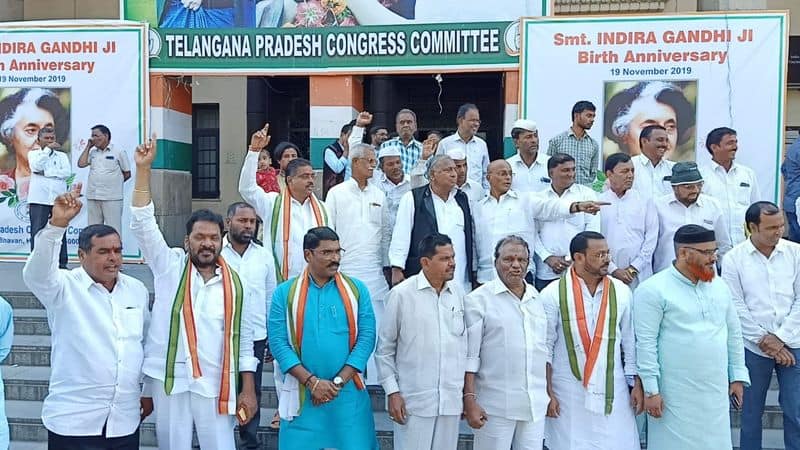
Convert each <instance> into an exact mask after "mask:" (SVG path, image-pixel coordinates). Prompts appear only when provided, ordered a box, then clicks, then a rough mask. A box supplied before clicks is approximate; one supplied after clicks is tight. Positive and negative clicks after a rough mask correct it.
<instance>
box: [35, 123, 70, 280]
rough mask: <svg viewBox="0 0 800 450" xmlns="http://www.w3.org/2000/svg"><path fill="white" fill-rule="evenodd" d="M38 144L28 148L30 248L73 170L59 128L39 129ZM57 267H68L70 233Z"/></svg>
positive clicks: (64, 242) (64, 241) (45, 223)
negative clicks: (32, 148) (58, 140)
mask: <svg viewBox="0 0 800 450" xmlns="http://www.w3.org/2000/svg"><path fill="white" fill-rule="evenodd" d="M38 144H39V148H38V149H36V150H31V151H30V152H28V164H30V166H31V181H30V185H29V186H28V210H29V214H30V219H31V250H33V246H34V243H35V242H34V238H35V237H36V234H37V233H39V230H41V229H42V228H44V226H45V225H47V220H48V219H49V218H50V212H51V211H52V210H53V201H54V200H55V198H56V197H57V196H59V195H61V194H63V193H64V192H65V191H66V190H67V183H66V180H67V178H69V176H70V174H71V173H72V167H71V166H70V164H69V158H68V157H67V155H66V154H65V153H64V152H61V151H59V149H60V148H61V145H60V144H59V143H58V142H56V130H55V128H53V127H44V128H40V129H39V140H38ZM58 267H59V268H61V269H66V268H67V235H66V233H65V234H64V237H63V238H62V239H61V250H60V252H59V256H58Z"/></svg>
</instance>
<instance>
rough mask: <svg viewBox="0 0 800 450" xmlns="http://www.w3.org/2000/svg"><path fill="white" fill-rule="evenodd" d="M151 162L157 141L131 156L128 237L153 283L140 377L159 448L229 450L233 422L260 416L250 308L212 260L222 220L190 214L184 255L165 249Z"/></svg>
mask: <svg viewBox="0 0 800 450" xmlns="http://www.w3.org/2000/svg"><path fill="white" fill-rule="evenodd" d="M155 154H156V144H155V136H153V139H151V140H150V141H149V142H148V143H146V144H142V145H140V146H139V147H138V148H137V149H136V154H135V156H134V160H135V162H136V184H135V185H134V189H133V198H132V201H131V232H132V233H133V235H134V237H135V238H136V241H137V243H138V244H139V248H140V249H141V251H142V255H143V256H144V259H145V261H147V264H148V265H149V266H150V270H151V271H152V272H153V275H154V277H155V279H154V283H155V292H156V298H155V302H154V303H153V322H152V324H151V326H150V330H149V332H148V334H147V355H146V357H145V361H144V367H143V371H144V374H145V375H147V378H146V379H145V386H146V388H147V389H148V391H149V392H150V393H151V394H152V395H153V400H154V403H155V407H156V411H157V413H156V434H157V437H158V447H159V448H160V449H162V450H180V449H186V448H189V447H190V446H191V442H192V429H193V428H194V429H196V430H197V438H198V440H199V442H200V448H201V449H202V450H233V449H234V448H235V440H234V436H233V428H234V423H235V420H234V416H235V417H236V418H237V419H238V423H239V425H244V424H246V423H247V422H249V421H250V420H251V419H252V418H253V416H254V415H255V412H256V409H257V408H258V403H256V393H255V389H256V386H255V377H254V374H253V372H255V370H256V366H257V365H258V361H257V360H256V358H255V357H254V356H253V350H252V349H253V330H252V329H251V328H250V324H249V323H248V321H247V320H243V318H244V317H249V315H250V314H252V311H253V306H252V302H253V301H256V299H254V298H253V291H252V290H251V289H250V288H249V287H248V286H247V283H246V280H244V279H241V278H239V276H238V274H237V273H236V271H234V270H233V269H232V268H231V267H230V266H229V265H228V263H227V262H226V261H225V258H223V257H221V256H220V252H221V248H222V232H223V229H224V227H225V225H224V221H223V219H222V217H221V216H220V215H218V214H215V213H213V212H211V211H209V210H199V211H195V212H193V213H192V215H191V216H190V217H189V220H188V221H187V223H186V237H185V239H184V247H185V248H170V247H169V246H168V245H167V243H166V241H164V237H163V236H162V234H161V231H160V230H159V229H158V224H157V223H156V219H155V215H154V212H155V208H154V206H153V202H152V199H151V197H150V170H151V165H152V163H153V159H154V158H155ZM262 301H263V300H262ZM240 385H241V389H238V387H239V386H240ZM238 391H241V393H239V394H238V395H237V392H238Z"/></svg>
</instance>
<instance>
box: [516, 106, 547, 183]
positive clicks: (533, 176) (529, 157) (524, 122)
mask: <svg viewBox="0 0 800 450" xmlns="http://www.w3.org/2000/svg"><path fill="white" fill-rule="evenodd" d="M511 140H512V141H513V142H514V147H516V149H517V154H516V155H513V156H511V157H509V158H506V161H508V163H509V164H511V170H512V171H513V172H514V177H513V179H512V180H511V188H512V189H514V190H515V191H517V192H541V191H543V190H545V189H547V188H548V186H550V176H549V175H548V174H547V160H548V159H550V156H548V155H546V154H545V153H542V152H540V151H539V130H538V128H537V127H536V122H534V121H532V120H528V119H519V120H517V121H516V122H514V124H513V125H512V126H511Z"/></svg>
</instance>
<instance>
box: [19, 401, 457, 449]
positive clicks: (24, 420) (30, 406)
mask: <svg viewBox="0 0 800 450" xmlns="http://www.w3.org/2000/svg"><path fill="white" fill-rule="evenodd" d="M6 410H7V411H9V417H8V424H9V429H10V431H11V440H12V441H14V442H15V443H16V442H43V441H46V440H47V430H46V429H45V428H44V425H42V421H41V417H40V413H41V403H40V402H26V401H15V400H10V401H7V402H6ZM12 412H13V414H12ZM274 412H275V410H273V409H269V408H262V409H261V422H260V426H259V429H258V434H259V438H260V439H261V442H262V449H264V450H277V449H278V431H277V430H273V429H271V428H269V427H268V425H269V422H270V420H271V419H272V415H273V414H274ZM374 419H375V431H376V435H377V437H378V442H379V443H380V448H381V450H391V449H392V426H393V424H392V422H391V420H389V415H388V414H387V413H385V412H376V413H374ZM460 432H461V435H460V438H459V445H458V450H471V449H472V432H471V431H470V429H469V426H467V424H466V422H464V421H462V422H461V429H460ZM140 433H141V437H140V442H141V445H142V446H144V447H143V448H146V447H147V446H150V447H155V446H156V445H157V442H156V435H155V424H154V422H153V417H152V416H151V417H148V418H147V419H146V420H145V421H144V423H142V425H141V427H140ZM12 448H16V447H13V446H12ZM34 448H35V447H34Z"/></svg>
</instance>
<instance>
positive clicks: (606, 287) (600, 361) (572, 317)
mask: <svg viewBox="0 0 800 450" xmlns="http://www.w3.org/2000/svg"><path fill="white" fill-rule="evenodd" d="M568 279H569V280H568ZM568 282H569V283H570V286H567V283H568ZM558 299H559V308H560V310H561V329H562V330H563V332H564V344H565V345H566V347H567V348H566V350H567V356H568V357H569V366H570V369H571V370H572V374H573V375H575V378H576V379H577V380H578V381H581V382H582V384H583V387H584V389H586V402H585V406H586V408H587V409H588V410H590V411H592V412H594V413H597V414H606V415H608V414H611V406H612V404H613V403H614V349H615V346H616V342H617V294H616V291H615V289H614V283H613V282H611V279H610V278H609V277H608V276H606V277H604V278H603V296H602V299H601V300H600V309H599V311H598V314H597V320H596V321H595V328H594V336H593V337H592V336H590V335H589V330H588V326H587V324H586V314H585V312H584V311H585V310H584V306H583V290H582V289H581V285H580V282H579V281H578V275H577V274H576V273H575V270H574V269H570V270H569V272H568V273H567V274H565V275H563V276H562V277H561V279H560V280H559V282H558ZM575 336H579V337H580V342H579V343H577V344H576V343H575ZM598 373H600V374H603V373H604V374H605V379H603V380H600V379H598V378H599V376H600V375H598Z"/></svg>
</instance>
